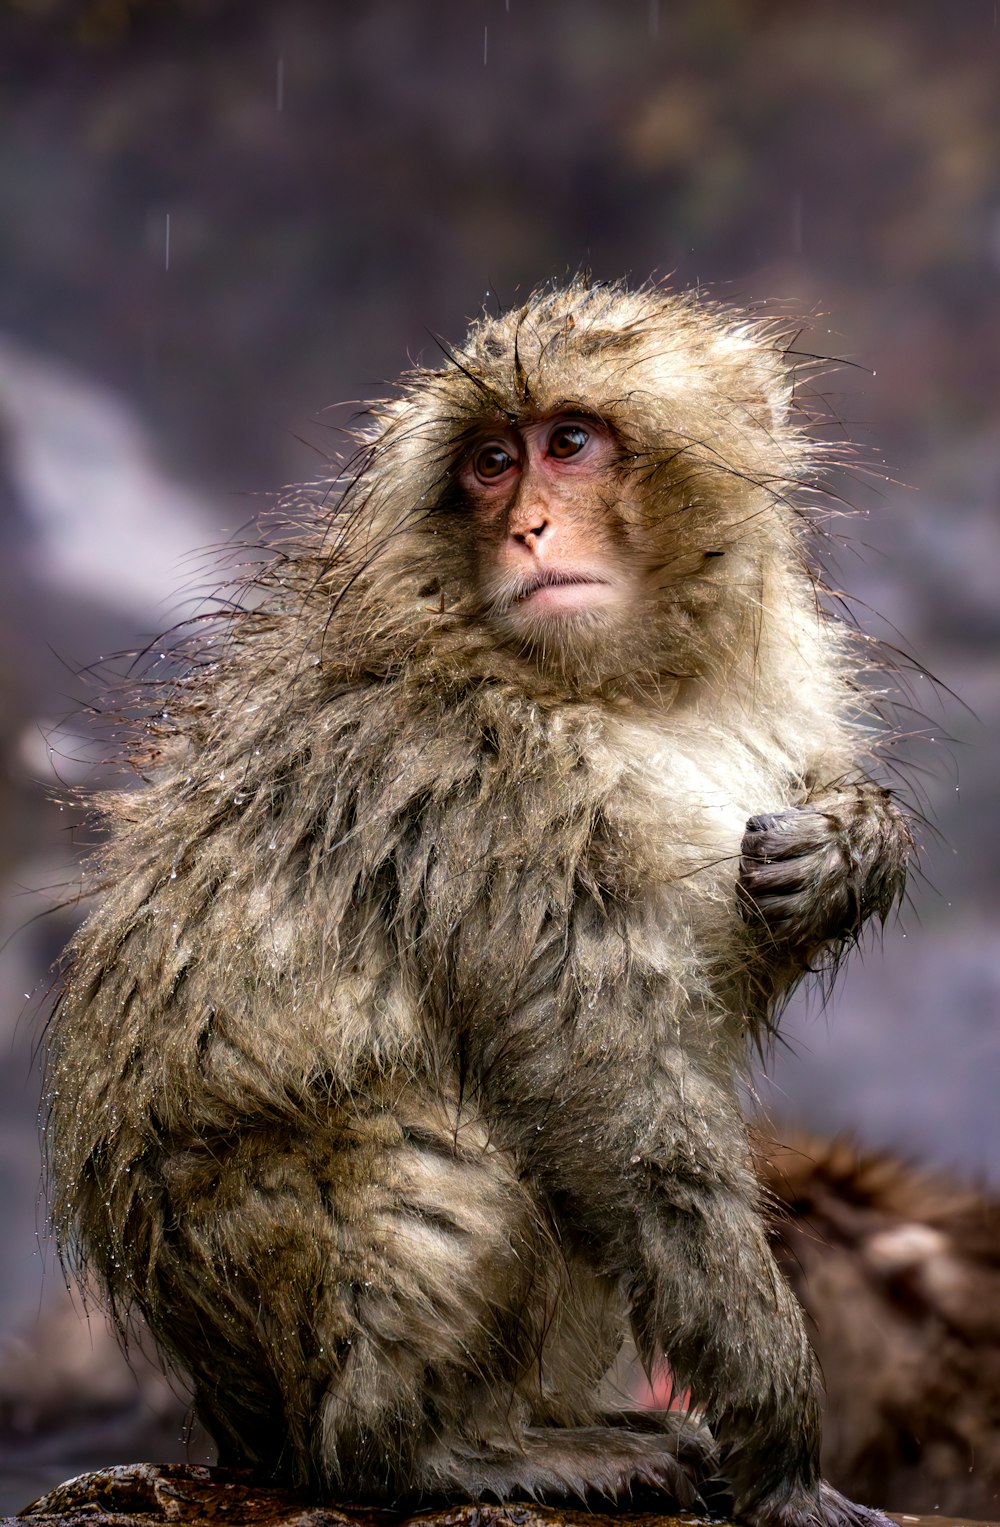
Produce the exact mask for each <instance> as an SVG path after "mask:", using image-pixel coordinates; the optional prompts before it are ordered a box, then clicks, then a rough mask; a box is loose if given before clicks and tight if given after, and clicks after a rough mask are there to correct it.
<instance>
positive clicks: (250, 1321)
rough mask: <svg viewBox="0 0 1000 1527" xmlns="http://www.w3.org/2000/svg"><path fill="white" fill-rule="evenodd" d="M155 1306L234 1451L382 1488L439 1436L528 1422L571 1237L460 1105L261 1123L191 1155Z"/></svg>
mask: <svg viewBox="0 0 1000 1527" xmlns="http://www.w3.org/2000/svg"><path fill="white" fill-rule="evenodd" d="M164 1187H165V1189H166V1199H167V1203H166V1204H165V1205H164V1214H163V1217H162V1218H163V1223H162V1226H161V1227H160V1228H159V1232H158V1234H156V1235H154V1242H155V1243H156V1249H155V1251H154V1263H155V1291H154V1292H153V1293H152V1294H151V1297H150V1298H149V1299H148V1300H144V1303H145V1304H146V1306H147V1313H148V1315H149V1318H150V1323H151V1324H152V1325H153V1327H154V1330H155V1331H156V1334H157V1335H158V1337H159V1338H160V1340H161V1341H162V1342H163V1343H164V1345H165V1346H166V1347H167V1348H168V1349H170V1350H172V1351H173V1352H175V1353H176V1354H177V1355H178V1357H179V1358H180V1359H181V1361H182V1362H183V1364H184V1366H185V1367H186V1368H187V1369H188V1370H189V1371H190V1372H191V1374H192V1376H193V1378H194V1380H195V1384H196V1392H197V1398H196V1404H197V1408H198V1411H199V1414H200V1415H201V1417H202V1419H203V1420H204V1422H205V1423H206V1425H207V1426H208V1428H209V1430H210V1431H211V1432H212V1434H213V1435H214V1437H215V1439H216V1442H217V1443H218V1446H219V1452H220V1460H221V1461H223V1462H229V1463H243V1464H251V1465H254V1466H256V1467H258V1468H262V1469H264V1470H266V1471H267V1472H268V1473H270V1474H272V1475H274V1476H276V1477H280V1478H287V1479H291V1480H294V1481H295V1482H298V1483H314V1484H322V1485H324V1486H334V1487H336V1488H339V1489H341V1490H344V1491H346V1492H348V1493H352V1494H358V1495H363V1496H366V1497H368V1498H375V1499H378V1498H380V1497H381V1498H392V1497H394V1496H396V1495H398V1494H400V1493H401V1492H405V1491H406V1490H408V1489H412V1488H413V1487H414V1485H415V1483H416V1482H417V1480H418V1479H419V1477H420V1475H421V1472H422V1464H421V1459H422V1458H425V1457H426V1455H427V1452H428V1449H429V1447H430V1440H431V1439H433V1438H441V1437H442V1436H446V1437H449V1438H450V1437H455V1438H457V1437H460V1436H466V1437H469V1438H470V1439H471V1438H473V1437H475V1438H477V1439H479V1438H483V1437H485V1436H491V1435H496V1434H499V1433H503V1434H504V1435H505V1436H507V1437H508V1439H509V1438H510V1435H511V1431H512V1429H513V1430H515V1431H516V1430H517V1429H518V1427H519V1425H520V1417H519V1411H520V1412H524V1411H526V1409H527V1407H526V1404H525V1403H524V1402H521V1401H519V1400H518V1397H517V1393H516V1392H517V1388H518V1382H517V1381H518V1377H519V1375H521V1374H523V1373H524V1372H525V1370H527V1369H529V1368H530V1367H531V1365H532V1363H533V1362H534V1361H535V1360H536V1359H537V1353H538V1348H539V1343H540V1340H541V1332H542V1331H543V1329H544V1326H545V1322H546V1311H547V1310H548V1308H549V1307H550V1306H551V1287H550V1283H551V1279H550V1276H549V1272H548V1269H549V1268H550V1266H551V1260H552V1250H551V1246H550V1244H549V1242H548V1237H547V1232H546V1230H545V1228H544V1223H543V1219H542V1216H541V1215H540V1214H539V1212H538V1209H537V1207H536V1204H535V1202H534V1199H533V1198H532V1196H531V1194H530V1192H529V1190H528V1189H527V1188H526V1187H525V1186H524V1185H523V1184H522V1183H521V1182H520V1181H519V1179H518V1176H517V1174H516V1173H515V1171H514V1168H513V1163H512V1162H511V1160H510V1159H509V1158H508V1157H507V1156H506V1155H505V1154H504V1153H502V1152H500V1151H498V1150H496V1149H494V1148H493V1147H492V1146H491V1145H490V1143H489V1139H488V1135H487V1132H486V1130H485V1129H484V1128H483V1127H481V1126H479V1125H477V1124H476V1123H474V1122H471V1123H466V1122H463V1123H462V1124H461V1127H459V1128H456V1127H455V1124H454V1122H451V1123H450V1124H449V1121H448V1119H447V1117H446V1115H445V1111H444V1110H443V1109H442V1110H434V1109H431V1108H424V1109H420V1108H417V1107H411V1108H409V1109H407V1120H406V1122H401V1119H400V1117H399V1115H398V1113H397V1112H396V1111H393V1112H389V1111H386V1112H377V1111H375V1112H372V1113H369V1114H367V1115H361V1116H354V1117H352V1118H344V1119H341V1120H339V1121H338V1122H337V1123H335V1124H331V1123H330V1122H329V1120H323V1121H322V1122H320V1123H318V1125H317V1128H316V1129H315V1131H310V1132H309V1133H308V1134H299V1135H297V1136H290V1134H289V1132H287V1131H286V1130H281V1131H278V1130H277V1129H275V1130H273V1131H272V1130H261V1129H258V1130H254V1131H250V1132H247V1133H246V1134H245V1135H243V1136H242V1137H241V1138H239V1139H238V1140H236V1141H235V1142H233V1143H232V1144H227V1146H226V1147H225V1148H224V1149H221V1150H220V1148H219V1146H218V1144H217V1143H214V1144H213V1149H212V1150H211V1151H209V1150H208V1149H207V1148H204V1147H199V1148H192V1149H190V1150H186V1151H184V1152H177V1153H175V1154H174V1155H173V1156H172V1157H171V1158H170V1159H169V1161H168V1162H167V1163H166V1165H165V1167H164Z"/></svg>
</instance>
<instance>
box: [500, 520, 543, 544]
mask: <svg viewBox="0 0 1000 1527" xmlns="http://www.w3.org/2000/svg"><path fill="white" fill-rule="evenodd" d="M548 528H549V522H548V520H547V519H546V518H545V517H544V516H543V515H542V516H539V517H538V518H537V519H536V520H535V521H534V523H533V524H530V525H527V526H525V527H524V528H523V529H521V530H515V529H514V528H513V527H511V532H510V533H511V535H512V536H513V538H514V540H515V541H520V542H521V544H522V546H530V545H531V543H532V541H540V540H541V539H542V536H543V535H544V534H545V532H546V531H547V530H548Z"/></svg>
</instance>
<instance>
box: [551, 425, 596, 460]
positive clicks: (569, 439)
mask: <svg viewBox="0 0 1000 1527" xmlns="http://www.w3.org/2000/svg"><path fill="white" fill-rule="evenodd" d="M589 439H590V435H589V434H588V433H587V431H586V430H585V429H584V428H583V427H582V426H581V425H579V424H560V425H559V427H558V428H557V429H554V430H553V431H552V434H551V435H550V436H549V455H550V456H554V457H555V458H556V460H557V461H565V460H566V459H567V457H569V456H575V455H576V454H577V452H579V451H582V450H583V448H584V446H585V445H586V444H587V441H588V440H589Z"/></svg>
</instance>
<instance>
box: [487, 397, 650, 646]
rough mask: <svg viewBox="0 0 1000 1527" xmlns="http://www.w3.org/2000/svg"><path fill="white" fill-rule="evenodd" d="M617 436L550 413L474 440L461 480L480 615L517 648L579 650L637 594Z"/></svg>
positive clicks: (629, 609)
mask: <svg viewBox="0 0 1000 1527" xmlns="http://www.w3.org/2000/svg"><path fill="white" fill-rule="evenodd" d="M620 458H621V450H620V447H619V445H618V442H617V440H616V437H615V436H614V434H613V433H612V431H611V430H610V429H609V428H608V427H607V425H605V424H602V423H601V422H600V421H599V420H597V419H594V418H590V417H586V416H581V415H577V414H568V413H567V414H564V413H560V414H556V415H554V416H550V417H548V418H541V419H538V420H535V421H532V422H527V423H524V424H522V425H520V426H519V427H514V426H508V427H506V428H503V429H500V430H498V431H496V432H495V433H490V434H488V435H487V436H485V437H483V438H481V439H480V440H478V441H477V442H476V443H475V445H474V446H473V447H472V449H471V451H470V453H469V456H468V458H467V460H466V461H465V463H464V465H463V466H462V469H461V474H460V481H461V486H462V489H463V492H464V495H465V497H466V500H467V503H468V504H469V505H470V508H471V516H472V520H473V522H474V526H475V545H476V558H475V560H476V571H477V578H478V584H479V596H480V600H481V609H482V614H483V618H485V620H486V621H487V622H488V624H489V625H490V626H491V627H493V629H495V630H497V631H498V632H499V633H501V634H503V635H505V636H507V637H508V638H510V639H513V640H514V641H515V642H516V643H517V644H518V645H519V646H522V647H529V648H532V649H534V650H538V651H542V652H546V651H548V652H552V653H555V652H558V653H560V654H562V656H563V657H564V658H565V656H566V655H567V654H568V653H570V652H573V651H574V650H578V652H579V655H580V656H582V655H583V652H584V650H585V649H587V648H589V647H592V646H593V643H594V639H595V637H599V636H600V635H601V634H610V633H611V632H612V631H614V630H616V629H620V628H621V626H622V624H623V623H627V622H628V621H629V620H630V619H631V618H632V615H633V612H634V609H635V605H636V602H637V600H638V598H639V594H640V588H639V585H640V581H641V580H640V577H639V574H638V572H637V569H636V566H635V560H634V558H630V557H628V556H627V554H626V553H627V547H626V544H625V516H624V515H623V509H624V507H625V505H624V502H623V501H624V499H625V498H626V497H627V491H628V490H627V486H626V484H625V482H624V481H623V479H622V475H621V472H620V469H619V463H620Z"/></svg>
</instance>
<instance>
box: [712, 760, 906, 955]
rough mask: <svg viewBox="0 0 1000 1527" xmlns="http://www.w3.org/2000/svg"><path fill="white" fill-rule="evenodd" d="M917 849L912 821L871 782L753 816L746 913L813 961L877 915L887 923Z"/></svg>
mask: <svg viewBox="0 0 1000 1527" xmlns="http://www.w3.org/2000/svg"><path fill="white" fill-rule="evenodd" d="M912 848H913V837H912V834H911V832H910V829H909V826H908V824H907V821H906V818H905V817H904V816H903V814H902V812H901V811H900V810H899V808H898V807H897V806H896V805H895V804H894V802H893V800H892V797H891V796H890V794H889V792H888V791H887V790H883V789H881V787H880V786H878V785H875V784H871V783H863V784H856V785H845V786H843V787H840V788H834V789H831V790H828V791H825V792H823V793H822V794H817V795H816V796H814V797H813V798H812V799H811V800H809V801H808V802H806V803H805V804H804V805H802V806H794V807H792V809H791V810H789V811H779V812H774V813H771V814H769V815H766V816H755V817H751V818H750V820H749V821H748V823H747V827H746V833H745V835H744V838H743V847H742V858H741V860H740V874H739V888H740V893H741V908H742V910H743V914H744V916H745V917H747V919H748V920H751V921H752V920H756V919H760V920H762V921H763V923H764V924H765V925H766V927H767V931H768V933H769V935H770V937H771V939H772V940H773V941H774V944H775V946H776V948H777V949H779V950H781V949H783V950H789V951H792V952H794V953H797V954H799V955H800V956H801V957H802V958H804V959H808V957H809V955H810V953H812V952H814V951H816V950H818V949H819V948H820V947H821V945H823V944H824V943H827V942H829V941H830V940H834V939H843V938H849V937H851V936H852V935H854V934H856V933H857V932H858V931H859V930H860V928H861V925H862V924H863V923H864V921H865V920H866V919H867V918H868V917H870V916H871V915H872V914H873V913H875V914H877V915H878V916H879V917H880V918H881V919H882V921H883V922H884V921H885V919H886V917H887V916H888V914H889V911H890V910H891V908H892V906H893V904H894V902H896V901H897V900H898V899H899V897H900V896H901V895H902V891H903V885H904V882H905V878H906V862H907V858H908V856H909V854H910V851H911V850H912Z"/></svg>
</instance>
